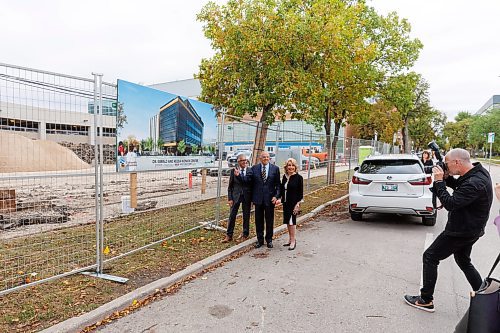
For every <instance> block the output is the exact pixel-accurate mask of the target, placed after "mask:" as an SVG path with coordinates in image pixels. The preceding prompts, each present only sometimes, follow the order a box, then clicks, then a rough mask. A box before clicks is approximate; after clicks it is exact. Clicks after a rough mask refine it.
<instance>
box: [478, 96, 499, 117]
mask: <svg viewBox="0 0 500 333" xmlns="http://www.w3.org/2000/svg"><path fill="white" fill-rule="evenodd" d="M493 109H500V95H493V96H492V97H491V98H490V99H489V100H488V101H487V102H486V103H485V104H484V105H483V106H482V107H481V108H480V109H479V110H477V112H476V114H477V115H481V114H484V113H488V112H489V111H491V110H493Z"/></svg>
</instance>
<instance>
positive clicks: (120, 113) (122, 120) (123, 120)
mask: <svg viewBox="0 0 500 333" xmlns="http://www.w3.org/2000/svg"><path fill="white" fill-rule="evenodd" d="M125 124H127V115H126V114H125V111H124V109H123V103H122V102H117V105H116V129H117V131H118V133H117V135H119V133H120V129H123V126H125Z"/></svg>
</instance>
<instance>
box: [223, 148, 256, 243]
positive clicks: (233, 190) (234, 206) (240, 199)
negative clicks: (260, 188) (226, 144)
mask: <svg viewBox="0 0 500 333" xmlns="http://www.w3.org/2000/svg"><path fill="white" fill-rule="evenodd" d="M237 161H238V167H236V168H235V169H233V170H231V174H230V176H229V185H228V187H227V200H228V205H229V206H230V207H231V210H230V213H229V222H228V224H227V231H226V238H224V239H223V240H222V243H228V242H230V241H232V240H233V233H234V225H235V223H236V215H238V210H239V209H240V204H241V206H242V208H243V232H242V234H241V235H240V236H239V237H238V239H237V240H238V241H244V240H246V239H247V238H248V235H249V233H250V208H251V205H252V184H251V183H250V182H245V181H244V178H245V177H246V175H247V173H248V171H249V168H248V166H247V156H246V155H245V154H244V153H240V154H238V156H237Z"/></svg>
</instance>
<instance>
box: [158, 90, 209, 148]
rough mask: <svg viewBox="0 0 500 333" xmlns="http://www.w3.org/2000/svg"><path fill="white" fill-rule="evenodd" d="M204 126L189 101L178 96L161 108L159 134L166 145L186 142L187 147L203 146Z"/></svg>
mask: <svg viewBox="0 0 500 333" xmlns="http://www.w3.org/2000/svg"><path fill="white" fill-rule="evenodd" d="M203 126H204V124H203V121H202V120H201V117H200V116H199V115H198V113H196V110H195V109H194V107H193V106H192V105H191V103H190V102H189V100H187V99H185V100H183V99H182V98H181V97H179V96H177V97H176V98H174V99H172V100H171V101H169V102H168V103H167V104H165V105H163V106H162V107H161V108H160V113H159V118H158V131H159V133H158V134H159V137H160V138H161V139H162V140H163V141H164V142H165V143H177V142H179V141H181V140H184V142H185V143H186V144H187V145H190V146H192V145H197V146H201V142H202V141H203Z"/></svg>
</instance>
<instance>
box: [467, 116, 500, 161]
mask: <svg viewBox="0 0 500 333" xmlns="http://www.w3.org/2000/svg"><path fill="white" fill-rule="evenodd" d="M457 117H458V116H457ZM499 124H500V109H492V110H490V111H489V112H487V113H486V114H483V115H479V116H473V117H472V121H471V124H470V127H469V137H468V138H469V140H470V144H471V146H472V147H473V148H475V149H476V150H477V149H483V150H487V151H489V149H490V145H489V144H488V143H487V142H488V133H491V132H493V133H495V136H496V138H495V142H494V143H493V145H492V149H493V152H495V151H496V152H498V151H499V149H500V140H499V139H498V136H500V133H499V132H500V131H499V129H500V126H499Z"/></svg>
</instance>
